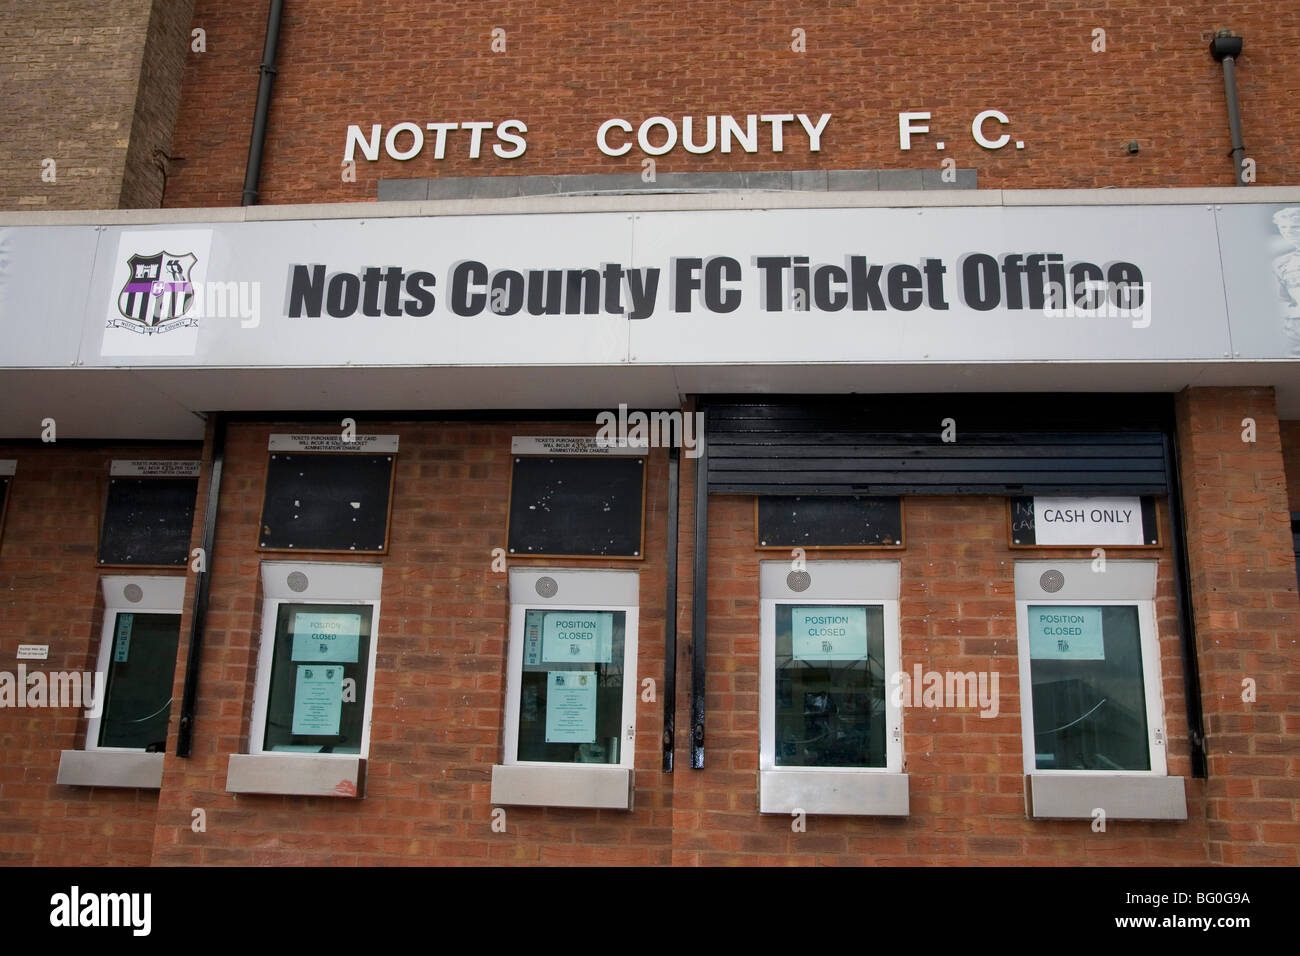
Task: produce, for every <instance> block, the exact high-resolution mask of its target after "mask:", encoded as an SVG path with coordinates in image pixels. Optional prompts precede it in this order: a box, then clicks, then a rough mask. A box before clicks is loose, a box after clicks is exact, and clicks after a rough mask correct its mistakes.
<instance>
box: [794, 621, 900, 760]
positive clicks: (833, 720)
mask: <svg viewBox="0 0 1300 956" xmlns="http://www.w3.org/2000/svg"><path fill="white" fill-rule="evenodd" d="M885 721H886V713H885V612H884V608H883V607H882V606H881V605H878V604H853V605H849V604H835V605H817V606H812V605H802V604H778V605H777V606H776V754H775V758H776V765H777V766H779V767H884V766H885Z"/></svg>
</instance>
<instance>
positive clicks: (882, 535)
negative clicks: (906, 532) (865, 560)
mask: <svg viewBox="0 0 1300 956" xmlns="http://www.w3.org/2000/svg"><path fill="white" fill-rule="evenodd" d="M757 508H758V521H757V526H758V546H759V547H760V548H783V549H784V548H899V547H902V546H903V502H902V499H901V498H898V497H896V496H894V497H881V496H869V495H826V496H818V495H760V496H759V497H758V505H757Z"/></svg>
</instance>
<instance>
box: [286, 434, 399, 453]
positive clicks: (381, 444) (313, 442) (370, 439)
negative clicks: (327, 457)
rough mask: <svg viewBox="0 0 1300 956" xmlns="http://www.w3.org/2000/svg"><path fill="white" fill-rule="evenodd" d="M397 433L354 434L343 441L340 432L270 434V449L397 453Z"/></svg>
mask: <svg viewBox="0 0 1300 956" xmlns="http://www.w3.org/2000/svg"><path fill="white" fill-rule="evenodd" d="M397 439H398V436H397V435H356V436H355V437H353V438H352V440H351V441H344V440H343V436H342V434H335V433H330V434H328V435H272V436H271V440H270V443H269V446H268V447H269V449H270V450H271V451H331V452H334V451H352V452H365V453H367V454H371V455H395V454H397Z"/></svg>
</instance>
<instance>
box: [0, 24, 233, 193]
mask: <svg viewBox="0 0 1300 956" xmlns="http://www.w3.org/2000/svg"><path fill="white" fill-rule="evenodd" d="M192 7H193V0H110V2H103V3H86V2H85V0H50V2H48V3H39V4H16V5H13V7H12V9H9V10H7V11H6V12H5V20H4V24H3V25H2V26H0V69H3V71H4V76H5V82H4V83H3V84H2V85H0V114H3V115H4V117H5V124H6V135H5V137H4V139H3V142H0V208H4V209H30V210H38V211H45V210H54V209H113V208H117V207H124V208H149V207H156V206H158V205H159V204H160V201H161V199H162V184H163V177H162V172H161V169H160V168H159V165H158V163H159V162H160V161H161V158H160V157H159V156H158V155H157V154H156V151H160V152H161V154H162V156H164V157H165V156H166V155H167V154H168V153H169V152H170V148H171V133H172V124H173V122H174V121H175V116H176V108H177V104H178V101H179V94H180V79H181V74H182V68H183V65H184V60H185V56H186V54H187V53H188V49H189V36H188V34H189V18H190V10H191V8H192ZM46 159H52V160H53V161H54V163H55V165H54V176H55V181H54V182H47V181H44V180H43V179H42V172H43V169H44V167H43V165H42V164H43V162H44V161H45V160H46ZM236 199H238V196H236Z"/></svg>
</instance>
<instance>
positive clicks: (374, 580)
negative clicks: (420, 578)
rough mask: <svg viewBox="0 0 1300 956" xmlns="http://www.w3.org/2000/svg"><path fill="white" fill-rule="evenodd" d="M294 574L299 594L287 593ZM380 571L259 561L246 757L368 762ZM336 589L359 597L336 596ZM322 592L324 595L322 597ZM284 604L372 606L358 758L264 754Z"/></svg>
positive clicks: (358, 566)
mask: <svg viewBox="0 0 1300 956" xmlns="http://www.w3.org/2000/svg"><path fill="white" fill-rule="evenodd" d="M295 572H300V573H302V574H305V575H306V576H307V579H308V582H309V584H308V586H307V588H306V589H305V590H303V591H301V592H294V591H291V590H290V589H289V588H288V586H287V584H286V583H285V581H286V580H287V579H288V577H289V576H290V575H292V574H293V573H295ZM382 572H383V568H382V567H381V566H380V565H378V564H343V563H341V562H325V561H321V562H314V561H264V562H262V587H263V594H262V630H261V634H260V635H259V638H258V651H257V675H256V679H255V681H254V684H253V709H252V713H251V716H250V717H249V725H248V751H247V752H248V754H249V755H251V756H261V755H269V756H275V757H293V758H307V759H313V760H350V761H356V760H358V759H360V760H366V759H368V758H369V755H370V726H371V721H372V715H373V710H374V689H375V661H376V657H377V654H378V649H379V615H380V603H381V602H380V590H381V586H382ZM339 589H343V590H345V591H347V592H348V593H352V594H356V595H358V596H357V597H355V598H354V597H338V596H337V594H338V593H339ZM321 592H324V593H325V595H328V596H322V595H321ZM284 604H325V605H336V606H339V607H356V606H358V605H366V606H368V607H370V648H369V653H368V664H367V670H366V687H365V702H364V704H363V709H364V712H363V714H362V718H361V744H360V747H359V748H358V752H357V753H354V754H353V753H328V754H326V753H303V752H300V751H284V750H266V749H265V747H264V744H265V741H266V710H267V705H268V703H269V699H268V695H269V693H270V686H271V669H272V664H273V662H274V656H275V643H276V641H275V637H276V622H277V620H278V618H279V613H280V606H281V605H284Z"/></svg>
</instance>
